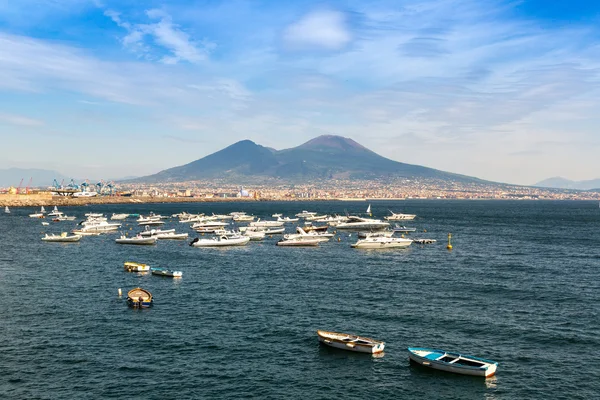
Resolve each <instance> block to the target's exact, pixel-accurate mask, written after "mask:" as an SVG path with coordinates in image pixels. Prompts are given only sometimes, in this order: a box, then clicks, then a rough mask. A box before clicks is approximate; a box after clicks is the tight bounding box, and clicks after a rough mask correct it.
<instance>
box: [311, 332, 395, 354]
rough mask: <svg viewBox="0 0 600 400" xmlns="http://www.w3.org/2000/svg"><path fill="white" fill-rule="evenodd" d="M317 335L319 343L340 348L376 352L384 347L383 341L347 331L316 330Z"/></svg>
mask: <svg viewBox="0 0 600 400" xmlns="http://www.w3.org/2000/svg"><path fill="white" fill-rule="evenodd" d="M317 336H318V337H319V342H320V343H323V344H325V345H327V346H330V347H335V348H336V349H341V350H349V351H355V352H358V353H370V354H376V353H381V352H383V349H384V348H385V342H381V341H379V340H375V339H370V338H367V337H364V336H356V335H351V334H348V333H339V332H328V331H322V330H318V331H317Z"/></svg>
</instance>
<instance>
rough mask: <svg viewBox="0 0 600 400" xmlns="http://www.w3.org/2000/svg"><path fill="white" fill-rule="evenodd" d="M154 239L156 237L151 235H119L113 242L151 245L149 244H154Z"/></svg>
mask: <svg viewBox="0 0 600 400" xmlns="http://www.w3.org/2000/svg"><path fill="white" fill-rule="evenodd" d="M156 240H157V239H156V238H155V237H153V236H151V237H142V236H135V237H130V238H128V237H127V236H124V235H121V237H120V238H119V239H115V242H116V243H119V244H138V245H151V244H156Z"/></svg>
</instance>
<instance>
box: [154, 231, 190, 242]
mask: <svg viewBox="0 0 600 400" xmlns="http://www.w3.org/2000/svg"><path fill="white" fill-rule="evenodd" d="M188 236H189V235H188V234H187V233H175V232H169V233H159V234H157V235H153V236H152V237H155V238H157V239H160V240H167V239H168V240H185V239H187V238H188Z"/></svg>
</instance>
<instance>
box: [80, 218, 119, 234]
mask: <svg viewBox="0 0 600 400" xmlns="http://www.w3.org/2000/svg"><path fill="white" fill-rule="evenodd" d="M79 224H80V225H81V226H82V227H81V229H80V231H81V232H99V233H106V232H114V231H116V230H118V229H119V228H120V227H121V224H119V223H116V222H107V221H106V219H105V218H104V219H95V218H91V219H88V220H87V221H83V222H80V223H79Z"/></svg>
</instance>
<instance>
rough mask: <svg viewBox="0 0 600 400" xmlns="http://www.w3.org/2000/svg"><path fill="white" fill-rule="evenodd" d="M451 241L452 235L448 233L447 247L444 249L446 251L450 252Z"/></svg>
mask: <svg viewBox="0 0 600 400" xmlns="http://www.w3.org/2000/svg"><path fill="white" fill-rule="evenodd" d="M451 239H452V234H451V233H448V246H446V248H447V249H448V250H452V243H451Z"/></svg>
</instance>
